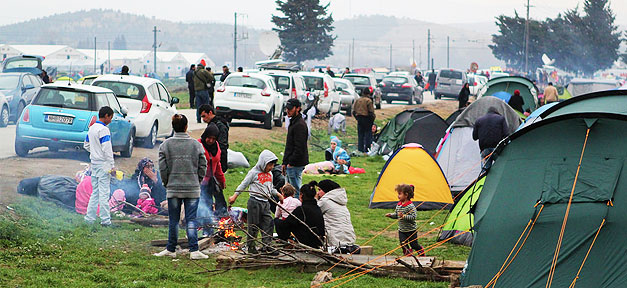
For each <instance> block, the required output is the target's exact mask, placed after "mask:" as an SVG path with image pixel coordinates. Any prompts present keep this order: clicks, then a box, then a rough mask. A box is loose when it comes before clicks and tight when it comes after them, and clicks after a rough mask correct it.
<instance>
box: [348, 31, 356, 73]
mask: <svg viewBox="0 0 627 288" xmlns="http://www.w3.org/2000/svg"><path fill="white" fill-rule="evenodd" d="M351 49H352V52H351V65H350V66H349V67H350V68H351V70H352V68H353V66H355V38H353V47H352V48H351Z"/></svg>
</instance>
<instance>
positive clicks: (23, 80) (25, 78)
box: [22, 75, 35, 87]
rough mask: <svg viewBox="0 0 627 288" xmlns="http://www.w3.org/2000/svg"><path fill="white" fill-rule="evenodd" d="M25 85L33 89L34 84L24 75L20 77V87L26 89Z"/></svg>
mask: <svg viewBox="0 0 627 288" xmlns="http://www.w3.org/2000/svg"><path fill="white" fill-rule="evenodd" d="M27 85H31V86H33V87H35V84H33V82H31V80H30V77H28V75H24V77H22V87H26V86H27Z"/></svg>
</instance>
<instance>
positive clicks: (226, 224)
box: [213, 217, 242, 250]
mask: <svg viewBox="0 0 627 288" xmlns="http://www.w3.org/2000/svg"><path fill="white" fill-rule="evenodd" d="M234 226H235V224H234V223H233V220H232V219H231V217H224V218H222V219H220V222H219V223H218V231H217V232H216V233H215V234H213V241H214V243H215V244H218V243H221V242H225V243H226V244H227V245H228V246H229V247H231V250H238V249H239V242H240V241H241V240H242V237H239V236H237V234H235V231H233V227H234Z"/></svg>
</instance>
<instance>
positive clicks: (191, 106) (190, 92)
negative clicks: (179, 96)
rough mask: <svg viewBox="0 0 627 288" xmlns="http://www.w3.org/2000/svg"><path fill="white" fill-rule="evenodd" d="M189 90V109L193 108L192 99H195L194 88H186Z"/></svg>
mask: <svg viewBox="0 0 627 288" xmlns="http://www.w3.org/2000/svg"><path fill="white" fill-rule="evenodd" d="M187 89H189V108H194V99H196V90H194V87H187Z"/></svg>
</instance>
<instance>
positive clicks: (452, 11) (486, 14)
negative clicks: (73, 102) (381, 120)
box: [0, 0, 627, 29]
mask: <svg viewBox="0 0 627 288" xmlns="http://www.w3.org/2000/svg"><path fill="white" fill-rule="evenodd" d="M327 1H328V0H322V1H321V2H322V3H329V2H327ZM3 2H4V3H2V10H1V12H0V15H1V16H0V25H7V24H13V23H19V22H22V21H27V20H30V19H33V18H39V17H45V16H49V15H52V14H55V13H65V12H75V11H80V10H89V9H99V8H102V9H115V10H120V11H122V12H128V13H133V14H141V15H146V16H149V17H152V16H154V17H156V18H158V19H165V20H170V21H177V22H178V21H182V22H219V23H233V19H234V13H235V12H237V13H238V14H239V15H241V17H238V24H243V25H247V26H251V27H255V28H263V29H269V28H272V27H273V24H272V23H271V22H270V19H271V17H272V14H277V11H276V4H275V1H274V0H231V1H222V0H210V1H186V0H178V1H171V0H170V1H162V0H152V1H145V0H131V1H129V0H124V1H121V0H108V1H85V0H64V1H62V5H60V4H59V2H57V1H49V0H46V1H41V0H31V1H29V5H28V7H27V8H26V7H24V3H23V2H21V1H3ZM526 2H527V1H526V0H437V1H436V0H428V1H425V0H331V3H330V6H329V9H330V12H331V13H333V17H334V19H335V20H336V21H337V20H342V19H349V18H352V17H356V16H359V15H374V14H381V15H388V16H397V17H406V18H412V19H417V20H421V21H426V22H432V23H438V24H451V23H476V22H494V17H495V16H497V15H500V14H506V15H513V14H514V10H516V11H518V13H519V14H520V15H522V16H524V15H525V13H526V11H525V5H526ZM530 3H531V6H533V7H532V8H531V10H530V16H531V18H535V19H545V18H547V17H555V16H556V15H557V14H558V13H560V12H562V11H565V10H567V9H571V8H574V7H575V6H577V4H579V6H580V7H581V6H583V4H582V3H583V0H551V1H546V0H542V1H540V0H530ZM610 6H611V7H612V9H613V11H614V13H615V14H616V22H617V24H619V25H626V26H627V1H625V0H612V1H611V2H610Z"/></svg>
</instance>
